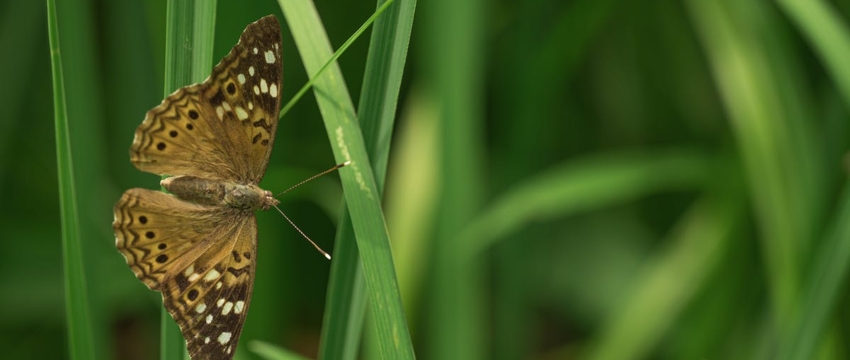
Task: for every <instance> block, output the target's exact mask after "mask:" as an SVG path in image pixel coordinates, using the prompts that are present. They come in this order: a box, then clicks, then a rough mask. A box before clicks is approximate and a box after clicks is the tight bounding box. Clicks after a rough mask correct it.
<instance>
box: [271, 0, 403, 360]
mask: <svg viewBox="0 0 850 360" xmlns="http://www.w3.org/2000/svg"><path fill="white" fill-rule="evenodd" d="M279 4H280V6H281V8H282V9H283V13H284V16H285V17H286V20H287V23H288V25H289V27H290V30H291V31H292V35H293V38H294V39H295V43H296V45H297V47H298V51H299V53H300V54H301V59H302V61H303V62H304V67H305V68H306V70H307V73H308V74H310V75H311V78H312V77H313V76H312V75H315V74H316V73H318V72H319V70H320V69H321V68H322V67H323V66H324V64H325V63H326V62H327V60H328V59H330V58H331V56H332V50H331V46H330V43H329V41H328V38H327V35H326V33H325V31H324V26H323V25H322V24H321V20H320V19H319V16H318V13H317V12H316V9H315V7H314V6H313V4H312V2H310V1H303V0H299V1H279ZM314 81H315V82H314V94H315V96H316V100H317V102H318V104H319V110H320V112H321V114H322V117H323V119H324V123H325V129H326V130H327V133H328V138H329V139H330V141H331V147H332V148H333V152H334V156H335V158H336V159H337V161H338V162H344V161H351V165H350V166H349V167H346V168H344V169H341V171H340V178H341V179H342V185H343V190H344V191H345V197H346V201H347V204H348V210H349V214H350V216H351V220H352V227H353V229H354V233H355V236H356V240H357V246H358V249H359V251H360V257H361V259H362V264H363V274H364V277H365V279H366V285H367V287H368V300H369V302H370V304H371V306H372V308H373V309H375V311H373V312H372V314H373V316H374V322H375V325H376V328H377V333H378V342H379V347H380V349H381V353H382V356H383V357H384V358H386V359H412V358H414V355H413V347H412V344H411V340H410V335H409V332H408V329H407V324H406V321H405V318H404V311H403V309H402V306H401V299H400V296H399V291H398V284H397V282H396V277H395V268H394V265H393V259H392V253H391V251H390V247H389V236H388V235H387V232H386V225H385V223H384V217H383V214H382V212H381V205H380V194H381V193H380V192H379V191H378V188H377V184H376V181H375V176H374V174H375V173H374V172H373V170H372V166H371V164H370V162H369V157H368V154H367V151H366V145H365V143H364V139H363V134H362V133H361V131H360V128H359V124H358V122H357V115H356V112H355V110H354V104H353V103H352V101H351V98H350V96H349V94H348V89H347V88H346V86H345V82H344V79H343V76H342V73H341V71H340V70H339V67H338V65H337V64H334V65H333V66H331V67H329V68H328V69H327V71H325V72H324V73H322V74H321V75H319V76H317V77H316V78H315V80H314Z"/></svg>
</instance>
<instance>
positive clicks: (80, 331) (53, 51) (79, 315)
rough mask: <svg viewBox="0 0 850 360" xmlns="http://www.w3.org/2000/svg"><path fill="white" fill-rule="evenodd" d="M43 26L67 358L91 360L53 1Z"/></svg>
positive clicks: (87, 312) (92, 352)
mask: <svg viewBox="0 0 850 360" xmlns="http://www.w3.org/2000/svg"><path fill="white" fill-rule="evenodd" d="M47 26H48V31H49V36H50V55H51V56H50V59H51V70H52V73H53V109H54V110H53V111H54V114H55V131H56V164H57V168H58V174H59V203H60V211H61V216H62V254H63V264H64V279H65V312H66V313H65V318H66V322H67V331H68V345H69V351H68V353H69V356H70V358H71V359H75V360H83V359H93V358H94V347H93V342H92V332H91V318H90V315H89V313H90V311H89V303H88V299H87V295H86V291H87V287H86V276H85V270H84V267H83V255H82V253H81V249H82V243H81V242H80V225H79V215H78V213H77V211H78V208H77V197H76V196H77V195H76V187H75V186H74V165H73V160H72V156H71V137H70V131H69V126H68V117H67V116H68V111H67V107H66V100H65V79H64V75H63V73H62V53H61V52H60V49H59V24H58V20H57V17H56V2H55V0H49V1H48V2H47Z"/></svg>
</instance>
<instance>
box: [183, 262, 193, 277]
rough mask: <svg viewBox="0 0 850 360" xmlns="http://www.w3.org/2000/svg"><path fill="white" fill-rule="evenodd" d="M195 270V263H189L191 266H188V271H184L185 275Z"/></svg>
mask: <svg viewBox="0 0 850 360" xmlns="http://www.w3.org/2000/svg"><path fill="white" fill-rule="evenodd" d="M193 272H195V264H192V265H189V267H187V268H186V271H184V272H183V275H186V276H189V275H192V273H193Z"/></svg>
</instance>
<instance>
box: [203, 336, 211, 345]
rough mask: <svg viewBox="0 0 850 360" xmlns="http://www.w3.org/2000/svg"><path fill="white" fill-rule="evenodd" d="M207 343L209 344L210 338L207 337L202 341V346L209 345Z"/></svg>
mask: <svg viewBox="0 0 850 360" xmlns="http://www.w3.org/2000/svg"><path fill="white" fill-rule="evenodd" d="M209 343H210V337H209V336H207V338H206V339H204V344H209Z"/></svg>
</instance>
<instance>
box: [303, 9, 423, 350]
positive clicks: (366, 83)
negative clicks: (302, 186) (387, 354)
mask: <svg viewBox="0 0 850 360" xmlns="http://www.w3.org/2000/svg"><path fill="white" fill-rule="evenodd" d="M387 5H390V3H389V2H384V1H378V5H377V6H378V11H376V14H378V12H380V11H382V10H383V9H387V8H386V6H387ZM415 8H416V1H414V0H398V1H396V2H395V4H392V6H390V7H389V8H388V9H387V10H386V13H385V14H384V15H383V16H381V17H379V18H378V19H377V21H376V22H375V27H374V29H373V30H372V38H371V41H370V43H369V55H368V58H367V61H366V74H365V75H364V79H363V90H362V92H361V94H362V95H361V97H360V106H359V109H360V119H359V120H360V126H361V129H362V131H363V139H364V142H365V146H366V151H367V153H368V154H369V159H371V160H372V169H373V170H374V171H375V182H376V187H377V190H378V193H381V194H383V188H384V186H383V184H384V178H385V176H386V167H387V159H388V157H389V145H390V138H391V136H392V128H393V125H394V123H395V121H394V120H395V110H396V104H397V102H398V92H399V87H400V86H401V78H402V75H403V74H404V64H405V61H406V59H407V47H408V44H409V42H410V31H411V29H412V25H413V14H414V11H415ZM372 18H374V16H373V17H372ZM372 18H370V19H372ZM367 23H368V21H367ZM361 29H362V27H361ZM359 33H360V32H358V34H359ZM356 35H357V34H356ZM340 50H342V48H341V49H340ZM340 50H338V51H337V53H339V52H340ZM342 219H343V221H341V222H340V227H339V230H338V232H337V241H336V244H337V248H336V249H337V250H336V258H335V261H334V263H333V264H332V266H331V276H330V280H329V283H328V296H327V304H326V311H325V317H324V324H323V326H322V343H321V346H320V350H319V355H320V356H319V358H320V359H354V358H356V356H357V354H358V349H359V346H358V345H359V343H360V339H361V331H360V330H361V329H362V326H363V314H364V303H365V294H364V279H363V272H362V266H361V263H360V258H359V253H358V252H357V248H356V246H355V244H356V243H355V241H356V240H355V237H354V229H353V228H352V227H351V218H350V217H349V213H348V210H347V209H346V210H345V211H344V212H343V217H342Z"/></svg>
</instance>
